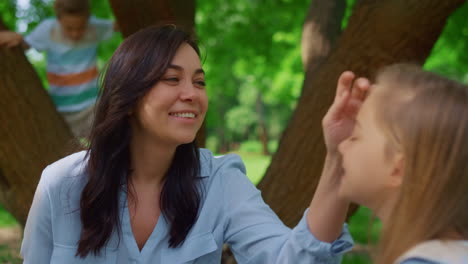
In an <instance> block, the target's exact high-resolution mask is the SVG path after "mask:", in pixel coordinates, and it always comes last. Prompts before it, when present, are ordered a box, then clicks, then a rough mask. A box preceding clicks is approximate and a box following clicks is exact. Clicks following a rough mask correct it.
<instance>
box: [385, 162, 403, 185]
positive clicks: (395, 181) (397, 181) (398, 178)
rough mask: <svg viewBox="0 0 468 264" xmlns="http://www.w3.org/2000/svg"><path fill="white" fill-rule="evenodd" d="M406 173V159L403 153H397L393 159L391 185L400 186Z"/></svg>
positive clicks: (390, 176)
mask: <svg viewBox="0 0 468 264" xmlns="http://www.w3.org/2000/svg"><path fill="white" fill-rule="evenodd" d="M404 173H405V159H404V157H403V155H402V154H396V155H395V157H394V159H393V168H392V171H391V173H390V175H389V182H388V183H389V185H390V186H391V187H395V188H398V187H400V186H401V184H402V182H403V177H404Z"/></svg>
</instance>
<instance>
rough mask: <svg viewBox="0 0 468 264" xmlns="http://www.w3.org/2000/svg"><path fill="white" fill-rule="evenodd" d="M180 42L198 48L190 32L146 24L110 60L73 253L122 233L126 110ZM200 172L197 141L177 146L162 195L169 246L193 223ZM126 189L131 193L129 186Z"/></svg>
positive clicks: (100, 245) (94, 250) (84, 252)
mask: <svg viewBox="0 0 468 264" xmlns="http://www.w3.org/2000/svg"><path fill="white" fill-rule="evenodd" d="M183 43H187V44H189V45H190V46H191V47H193V49H194V50H195V51H196V52H197V54H200V52H199V49H198V47H197V45H196V43H195V42H194V40H193V39H191V37H190V35H189V34H187V33H185V32H184V31H182V30H180V29H178V28H176V27H175V26H173V25H166V26H160V27H150V28H146V29H144V30H141V31H139V32H137V33H135V34H133V35H132V36H130V37H128V38H127V39H126V40H125V41H124V42H123V43H122V44H121V45H120V47H119V48H118V49H117V50H116V51H115V53H114V55H113V56H112V58H111V59H110V61H109V63H108V66H107V69H106V72H105V74H104V78H103V81H102V90H101V94H100V97H99V101H98V103H97V107H96V115H95V120H94V124H93V127H92V130H91V135H90V146H89V149H88V152H87V158H88V161H87V162H88V164H87V165H88V166H87V173H88V182H87V184H86V186H85V187H84V189H83V192H82V194H81V201H80V215H81V225H82V231H81V236H80V240H79V242H78V250H77V252H76V255H77V256H80V257H85V256H87V255H88V254H89V253H93V254H94V255H98V254H99V253H100V250H101V249H102V248H103V247H104V246H105V245H106V244H107V242H108V241H109V239H110V237H111V235H112V233H113V232H117V234H118V236H119V239H120V237H121V231H120V230H121V222H120V216H121V211H120V208H121V207H122V204H121V203H120V201H119V193H120V192H121V191H122V189H123V188H124V187H123V186H124V185H125V184H126V182H127V177H128V175H129V173H130V170H131V168H130V166H131V161H130V148H129V144H130V139H131V136H132V135H131V129H130V127H131V126H130V113H132V112H133V110H134V109H135V107H136V105H137V103H138V102H139V101H140V100H141V98H142V97H143V96H144V95H145V94H146V93H147V92H148V91H149V90H150V89H151V88H152V87H153V86H154V85H155V84H156V83H157V82H158V81H159V80H160V78H161V77H162V76H163V74H164V72H165V71H166V69H167V67H168V66H169V65H170V63H171V61H172V59H173V57H174V56H175V54H176V51H177V49H178V48H179V47H180V46H181V45H182V44H183ZM155 162H158V161H157V160H155ZM199 174H200V161H199V152H198V149H197V147H196V145H195V142H192V143H189V144H183V145H180V146H179V147H177V149H176V151H175V155H174V158H173V161H172V164H171V166H170V168H169V170H168V172H167V174H166V177H165V181H164V184H163V188H162V191H161V199H160V207H161V211H162V213H163V214H164V216H165V217H166V219H167V220H168V222H169V223H170V231H169V235H170V238H169V247H177V246H179V245H180V244H181V243H183V242H184V240H185V237H186V236H187V233H188V232H189V231H190V229H191V228H192V226H193V225H194V223H195V220H196V218H197V214H198V209H199V206H200V193H199V190H198V188H197V178H198V176H199ZM127 191H128V192H130V194H131V188H127Z"/></svg>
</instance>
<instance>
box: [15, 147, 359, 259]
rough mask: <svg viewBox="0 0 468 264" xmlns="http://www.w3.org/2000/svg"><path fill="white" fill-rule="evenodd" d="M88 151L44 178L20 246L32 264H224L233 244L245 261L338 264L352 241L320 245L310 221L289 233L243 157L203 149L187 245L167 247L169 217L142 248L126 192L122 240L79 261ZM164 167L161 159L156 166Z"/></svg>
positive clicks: (345, 235)
mask: <svg viewBox="0 0 468 264" xmlns="http://www.w3.org/2000/svg"><path fill="white" fill-rule="evenodd" d="M84 156H85V152H79V153H75V154H73V155H70V156H68V157H66V158H64V159H61V160H59V161H57V162H55V163H53V164H52V165H50V166H48V167H47V168H46V169H45V170H44V172H43V174H42V176H41V179H40V181H39V184H38V187H37V190H36V193H35V196H34V201H33V204H32V206H31V210H30V212H29V215H28V219H27V222H26V227H25V231H24V239H23V243H22V246H21V255H22V256H23V258H24V263H27V264H30V263H31V264H32V263H34V264H44V263H52V264H75V263H76V264H78V263H93V264H101V263H102V264H111V263H112V264H115V263H118V264H128V263H135V264H136V263H138V264H146V263H169V264H177V263H203V264H210V263H211V264H214V263H220V261H221V253H222V246H223V244H224V243H227V244H228V245H229V246H230V248H231V250H232V252H233V253H234V255H235V257H236V260H237V261H238V263H239V264H243V263H265V264H266V263H268V264H273V263H294V264H296V263H339V261H340V258H341V254H342V253H344V252H345V251H348V250H349V249H351V247H352V245H353V242H352V239H351V237H350V235H349V232H348V231H347V228H346V226H344V228H343V233H342V234H341V236H340V237H339V238H338V239H337V240H336V241H334V242H333V243H325V242H321V241H319V240H317V239H316V238H315V237H314V236H313V235H312V234H311V233H310V231H309V229H308V227H307V222H306V218H305V214H304V217H303V218H302V220H301V221H300V222H299V224H298V225H297V226H296V227H295V228H294V229H292V230H291V229H290V228H288V227H286V226H285V225H284V224H283V223H282V222H281V221H280V219H279V218H278V217H277V216H276V215H275V213H274V212H273V211H272V210H271V209H270V207H269V206H267V205H266V204H265V203H264V201H263V200H262V198H261V195H260V191H259V190H258V189H257V188H255V186H254V185H253V184H252V183H251V182H250V181H249V179H248V178H247V177H246V176H245V167H244V164H243V163H242V161H241V159H240V158H239V156H237V155H234V154H229V155H225V156H221V157H215V156H213V154H212V153H211V152H210V151H208V150H206V149H200V162H201V173H200V174H201V179H200V183H201V189H202V190H203V196H202V204H201V209H200V212H199V216H198V219H197V221H196V223H195V224H194V226H193V227H192V229H191V230H190V232H189V234H188V235H187V237H186V240H185V242H184V243H183V244H182V245H181V246H180V247H177V248H169V247H168V230H169V223H167V222H166V219H165V218H164V215H163V214H161V216H162V217H159V220H158V222H157V224H156V226H155V228H154V230H153V232H152V234H151V235H150V237H149V238H148V240H147V242H146V244H145V245H144V247H143V248H142V250H141V251H140V250H139V249H138V246H137V243H136V241H135V238H134V236H133V232H132V228H131V225H130V218H129V213H128V208H127V197H126V192H125V190H122V192H121V196H120V198H121V204H122V207H121V208H122V210H121V224H122V230H121V231H122V236H121V239H120V241H119V238H118V235H117V232H114V233H113V235H112V236H111V239H110V241H109V243H108V244H107V245H106V246H105V248H103V249H102V251H101V254H100V255H99V256H94V255H91V254H90V255H88V256H87V257H86V258H84V259H80V258H78V257H75V254H76V250H77V242H78V240H79V237H80V232H81V222H80V213H79V202H80V196H81V191H82V189H83V187H84V186H85V184H86V181H87V178H86V173H85V172H84V170H83V168H84V165H85V162H84V161H83V158H84ZM155 162H157V161H155Z"/></svg>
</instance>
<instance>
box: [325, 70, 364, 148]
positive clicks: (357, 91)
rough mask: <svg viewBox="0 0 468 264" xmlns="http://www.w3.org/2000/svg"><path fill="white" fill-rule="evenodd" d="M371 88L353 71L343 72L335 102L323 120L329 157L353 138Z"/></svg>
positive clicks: (339, 79)
mask: <svg viewBox="0 0 468 264" xmlns="http://www.w3.org/2000/svg"><path fill="white" fill-rule="evenodd" d="M369 88H370V82H369V80H368V79H366V78H358V79H356V77H355V74H354V73H353V72H351V71H345V72H343V73H342V74H341V75H340V77H339V78H338V84H337V87H336V95H335V100H334V101H333V104H332V105H331V106H330V108H329V109H328V112H327V114H326V115H325V117H324V118H323V120H322V127H323V133H324V137H325V145H326V146H327V151H328V154H329V155H334V154H337V153H338V145H339V144H340V143H341V142H342V141H343V140H345V139H346V138H348V137H349V136H351V133H352V132H353V129H354V124H355V121H356V115H357V113H358V111H359V109H360V108H361V105H362V103H363V102H364V100H365V99H366V96H367V92H368V90H369Z"/></svg>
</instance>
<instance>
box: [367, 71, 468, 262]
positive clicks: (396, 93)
mask: <svg viewBox="0 0 468 264" xmlns="http://www.w3.org/2000/svg"><path fill="white" fill-rule="evenodd" d="M377 87H378V88H381V90H380V91H379V92H377V93H376V94H377V95H376V96H379V97H378V102H379V109H378V112H377V119H378V121H379V124H381V126H382V128H383V129H384V131H385V132H386V134H387V136H388V139H389V145H390V146H391V147H393V148H394V149H396V150H397V151H400V153H403V155H404V178H403V183H402V186H401V190H400V193H399V197H398V200H397V203H396V204H395V207H394V208H393V210H392V213H391V217H390V218H389V219H388V221H387V222H388V223H387V225H386V226H385V227H384V229H383V231H382V236H381V243H380V249H379V251H378V257H377V263H379V264H387V263H394V262H395V261H396V259H397V258H398V257H399V256H400V255H401V254H403V253H404V252H405V251H406V250H408V249H410V248H411V247H413V246H415V245H416V244H418V243H420V242H422V241H426V240H430V239H444V238H446V237H445V234H446V233H447V232H448V231H455V232H456V233H457V234H459V235H461V236H462V237H463V238H464V239H467V238H468V86H466V85H463V84H461V83H458V82H455V81H452V80H448V79H446V78H443V77H440V76H438V75H436V74H433V73H429V72H425V71H423V70H421V69H420V68H419V67H417V66H414V65H408V64H396V65H392V66H388V67H386V68H385V69H383V70H382V71H381V72H380V73H379V74H378V75H377Z"/></svg>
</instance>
